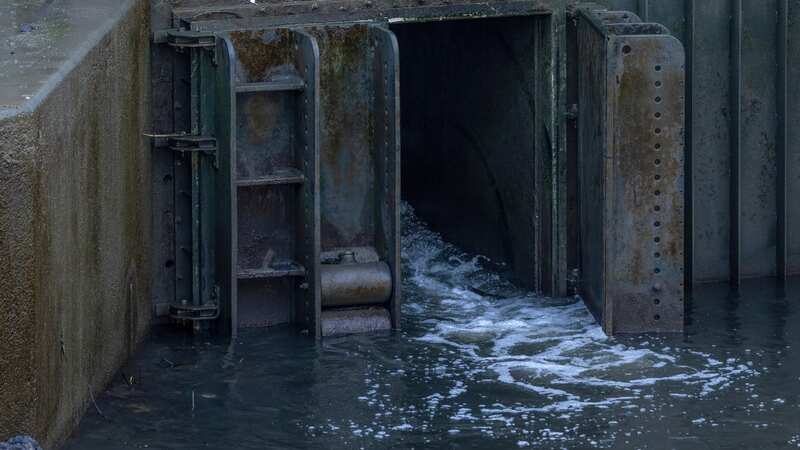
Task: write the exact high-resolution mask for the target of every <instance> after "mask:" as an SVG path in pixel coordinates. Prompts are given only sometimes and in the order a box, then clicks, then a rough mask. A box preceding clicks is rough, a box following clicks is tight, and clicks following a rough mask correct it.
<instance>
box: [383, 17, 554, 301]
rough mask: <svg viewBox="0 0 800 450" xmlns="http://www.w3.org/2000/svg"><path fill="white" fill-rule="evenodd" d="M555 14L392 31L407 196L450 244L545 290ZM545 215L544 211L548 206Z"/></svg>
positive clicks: (401, 27) (411, 25)
mask: <svg viewBox="0 0 800 450" xmlns="http://www.w3.org/2000/svg"><path fill="white" fill-rule="evenodd" d="M549 23H550V21H549V16H522V17H508V18H492V19H474V20H452V21H437V22H420V23H402V24H395V25H392V27H391V30H392V31H393V32H394V33H395V35H396V36H397V40H398V44H399V48H400V92H401V102H400V104H401V117H402V121H401V124H402V125H401V126H402V134H401V136H402V139H401V143H402V144H401V145H402V195H403V198H404V199H405V200H406V201H408V202H409V203H410V204H411V205H412V206H413V207H414V209H415V211H416V212H417V214H418V215H419V216H420V217H421V218H422V219H423V220H425V221H426V222H428V223H429V224H430V225H431V227H432V228H433V229H434V230H435V231H437V232H439V233H441V234H442V235H443V236H444V237H445V239H447V240H448V241H450V242H453V243H454V244H456V245H458V246H460V247H462V248H464V249H466V250H468V251H470V252H473V253H477V254H482V255H486V256H487V257H489V258H491V259H492V260H494V261H497V262H502V263H507V264H508V265H509V266H510V268H511V269H512V270H513V272H514V274H515V275H516V277H515V278H516V279H517V281H518V282H520V283H521V284H522V285H525V286H526V287H531V288H535V287H538V286H541V284H540V282H541V279H540V277H541V275H540V274H541V271H538V269H539V268H537V264H536V261H537V260H540V261H544V260H549V258H537V248H538V249H540V250H543V249H544V248H546V246H547V245H546V244H545V243H544V239H542V241H541V243H542V245H541V246H539V245H537V242H536V241H537V237H540V236H543V234H542V232H543V231H544V229H543V228H544V227H543V226H542V225H541V224H543V223H544V222H545V221H544V219H545V218H546V216H547V212H546V211H542V213H541V214H537V213H536V208H537V205H542V204H544V197H543V193H545V192H547V191H548V190H547V189H545V188H543V179H542V176H541V174H542V173H543V171H544V170H545V166H544V164H545V160H547V159H548V158H547V157H546V155H547V151H546V148H547V141H548V139H549V138H548V136H547V131H546V127H545V126H544V123H545V122H546V118H547V117H549V106H550V104H549V102H548V101H547V97H548V95H547V92H548V90H549V86H548V84H547V83H546V82H545V80H546V79H547V74H546V72H545V71H546V70H547V69H546V66H547V58H548V56H549V51H548V48H549V47H548V46H549V44H550V40H549V39H547V37H548V36H549V35H548V33H547V30H548V28H549ZM544 209H546V208H544Z"/></svg>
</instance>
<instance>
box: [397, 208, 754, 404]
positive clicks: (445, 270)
mask: <svg viewBox="0 0 800 450" xmlns="http://www.w3.org/2000/svg"><path fill="white" fill-rule="evenodd" d="M403 219H404V221H403V224H404V232H403V263H404V276H405V280H404V293H406V297H405V301H406V303H407V304H406V306H405V307H404V314H406V315H408V316H410V317H411V320H416V321H417V322H418V323H419V324H421V326H422V327H423V333H422V335H420V336H417V337H416V339H417V340H418V341H419V342H421V343H424V344H427V345H435V346H445V347H448V348H450V349H454V350H456V351H458V352H460V353H462V354H463V355H464V357H465V358H468V359H469V360H470V362H471V364H472V366H473V369H474V370H473V372H472V373H478V372H479V371H480V370H486V371H490V372H492V373H494V380H493V381H494V382H496V383H501V384H505V385H509V386H513V387H515V388H519V389H523V390H524V391H527V392H530V393H533V394H534V395H538V396H540V397H541V398H542V399H541V400H542V401H541V402H538V401H537V402H535V403H537V404H536V405H535V406H530V407H526V406H519V405H515V406H513V407H504V408H499V409H498V408H495V409H492V408H488V409H484V410H482V412H483V413H484V414H498V413H503V414H521V413H524V412H534V411H549V412H558V411H575V410H581V409H583V408H586V407H590V406H593V407H601V408H602V407H608V406H613V405H618V404H624V403H625V402H629V401H631V400H635V399H638V398H639V396H640V395H641V394H642V389H644V388H647V387H649V386H654V385H656V384H660V383H675V385H676V390H680V392H679V393H678V394H679V395H681V396H686V397H703V396H706V395H709V394H711V393H713V392H716V391H719V390H721V389H725V388H727V387H729V386H730V385H731V383H732V382H733V381H734V380H737V379H741V378H746V377H752V376H755V375H757V374H758V371H757V370H756V369H754V368H752V367H750V366H749V365H748V364H747V363H746V362H745V361H743V360H741V359H738V358H726V359H725V360H724V361H721V360H719V359H717V358H714V357H712V355H710V354H705V353H702V352H698V351H693V350H688V349H681V348H673V347H669V346H663V345H662V346H659V345H658V344H657V343H651V342H639V343H638V344H635V345H630V344H625V343H621V342H619V341H616V340H615V339H612V338H608V337H607V336H606V335H605V334H604V333H603V331H602V329H601V328H600V326H599V325H598V324H597V323H596V321H595V320H594V318H593V317H592V315H591V314H590V313H589V311H588V310H587V309H586V308H585V307H584V305H583V304H582V302H581V301H580V300H579V299H572V298H570V299H550V298H544V297H541V296H537V295H534V294H532V293H530V292H527V291H524V290H521V289H518V288H516V287H514V286H513V285H512V284H510V283H509V282H507V281H505V280H504V277H503V276H501V275H500V274H499V273H498V272H497V271H494V270H492V269H493V267H498V266H495V265H494V264H493V263H492V262H491V261H489V260H488V259H487V258H484V257H481V256H471V255H467V254H465V253H464V252H463V251H461V250H459V249H458V248H456V247H454V246H452V245H450V244H448V243H446V242H444V241H443V240H442V238H441V237H440V236H439V235H438V234H436V233H434V232H432V231H431V230H430V229H429V228H428V227H427V226H426V225H425V224H424V223H423V222H421V221H420V220H419V219H418V218H417V217H416V216H415V215H414V212H413V210H412V209H411V207H410V206H408V205H407V204H406V205H404V207H403ZM499 267H500V269H502V266H499ZM469 389H470V385H469V384H464V383H459V384H456V385H454V386H453V391H451V394H452V393H454V392H455V393H457V394H458V395H463V393H464V392H466V391H468V390H469Z"/></svg>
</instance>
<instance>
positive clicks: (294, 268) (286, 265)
mask: <svg viewBox="0 0 800 450" xmlns="http://www.w3.org/2000/svg"><path fill="white" fill-rule="evenodd" d="M305 275H306V268H305V267H303V266H302V265H300V264H298V263H296V262H294V261H284V262H278V263H273V264H272V266H270V267H268V268H265V269H241V270H239V273H238V276H237V278H238V279H240V280H261V279H265V278H278V277H302V276H305Z"/></svg>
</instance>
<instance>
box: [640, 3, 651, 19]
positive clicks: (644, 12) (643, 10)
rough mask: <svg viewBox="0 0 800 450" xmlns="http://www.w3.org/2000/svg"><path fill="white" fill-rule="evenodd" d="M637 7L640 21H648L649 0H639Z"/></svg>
mask: <svg viewBox="0 0 800 450" xmlns="http://www.w3.org/2000/svg"><path fill="white" fill-rule="evenodd" d="M638 9H639V11H638V13H639V17H640V18H641V19H642V21H644V22H649V21H650V0H639V5H638Z"/></svg>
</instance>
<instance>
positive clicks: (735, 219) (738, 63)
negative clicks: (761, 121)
mask: <svg viewBox="0 0 800 450" xmlns="http://www.w3.org/2000/svg"><path fill="white" fill-rule="evenodd" d="M731 1H732V2H733V16H732V21H731V89H730V102H731V106H730V107H731V122H730V140H731V142H730V220H731V227H730V284H731V287H732V288H734V289H738V288H739V285H740V282H741V258H742V255H741V243H742V229H741V205H742V196H741V181H742V180H741V151H742V26H743V23H742V0H731Z"/></svg>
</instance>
